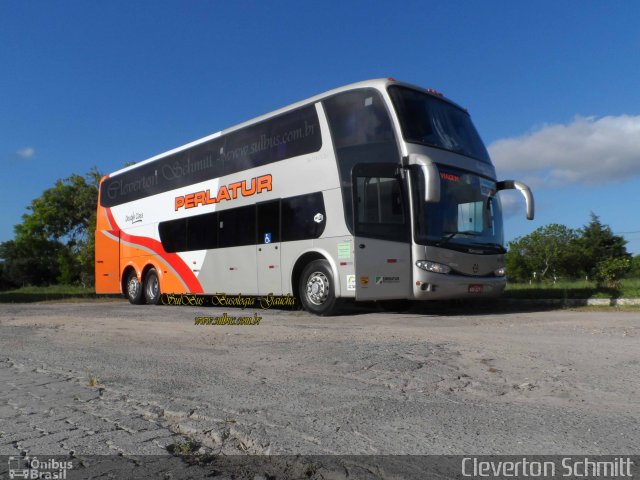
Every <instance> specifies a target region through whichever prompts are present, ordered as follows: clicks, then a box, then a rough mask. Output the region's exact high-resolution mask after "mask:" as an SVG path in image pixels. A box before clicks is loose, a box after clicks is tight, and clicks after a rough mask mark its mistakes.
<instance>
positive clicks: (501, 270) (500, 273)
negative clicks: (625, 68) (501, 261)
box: [493, 267, 506, 277]
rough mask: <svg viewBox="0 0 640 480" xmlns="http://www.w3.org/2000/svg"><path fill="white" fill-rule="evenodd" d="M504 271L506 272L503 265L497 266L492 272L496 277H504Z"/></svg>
mask: <svg viewBox="0 0 640 480" xmlns="http://www.w3.org/2000/svg"><path fill="white" fill-rule="evenodd" d="M505 273H506V270H505V268H504V267H500V268H498V269H496V270H494V271H493V274H494V275H495V276H496V277H504V275H505Z"/></svg>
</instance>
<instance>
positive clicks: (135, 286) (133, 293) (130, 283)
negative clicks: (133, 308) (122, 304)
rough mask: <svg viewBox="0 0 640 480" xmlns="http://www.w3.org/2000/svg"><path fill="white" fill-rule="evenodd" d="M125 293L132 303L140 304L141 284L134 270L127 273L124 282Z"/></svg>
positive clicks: (141, 298) (141, 297)
mask: <svg viewBox="0 0 640 480" xmlns="http://www.w3.org/2000/svg"><path fill="white" fill-rule="evenodd" d="M125 295H126V296H127V299H128V300H129V303H131V304H132V305H141V304H142V301H143V294H142V285H140V282H139V281H138V276H137V275H136V272H135V271H134V270H131V271H130V272H129V274H128V275H127V281H126V283H125Z"/></svg>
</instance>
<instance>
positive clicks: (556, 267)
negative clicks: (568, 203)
mask: <svg viewBox="0 0 640 480" xmlns="http://www.w3.org/2000/svg"><path fill="white" fill-rule="evenodd" d="M577 240H578V234H577V232H576V231H575V230H572V229H570V228H568V227H566V226H564V225H559V224H551V225H547V226H544V227H540V228H537V229H536V230H535V231H533V233H531V234H529V235H526V236H524V237H519V238H517V239H515V240H513V241H512V242H509V245H508V248H509V251H508V253H507V258H506V264H507V272H508V274H509V276H510V277H511V278H513V279H516V280H529V279H532V278H537V279H540V280H543V279H545V278H549V277H554V279H555V278H557V277H560V276H571V275H572V273H573V272H574V271H575V266H576V264H577V263H578V256H577V252H576V249H575V244H576V241H577Z"/></svg>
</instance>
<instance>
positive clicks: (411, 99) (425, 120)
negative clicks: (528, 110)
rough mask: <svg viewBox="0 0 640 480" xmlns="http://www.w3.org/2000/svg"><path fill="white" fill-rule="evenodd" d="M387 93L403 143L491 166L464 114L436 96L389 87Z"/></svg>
mask: <svg viewBox="0 0 640 480" xmlns="http://www.w3.org/2000/svg"><path fill="white" fill-rule="evenodd" d="M389 94H390V95H391V99H392V101H393V105H394V107H395V109H396V111H397V113H398V118H399V119H400V125H401V127H402V135H403V137H404V139H405V141H407V142H410V143H419V144H422V145H428V146H430V147H436V148H441V149H444V150H448V151H450V152H454V153H459V154H461V155H466V156H468V157H472V158H475V159H476V160H480V161H482V162H485V163H491V160H490V159H489V154H488V153H487V149H486V148H485V146H484V143H482V140H481V138H480V135H478V132H477V130H476V129H475V127H474V126H473V123H472V122H471V118H470V117H469V114H468V113H467V112H465V111H464V110H462V109H460V108H459V107H456V106H455V105H453V104H451V103H449V102H447V101H445V100H442V99H440V98H438V97H435V96H433V95H429V94H427V93H424V92H420V91H417V90H412V89H410V88H406V87H400V86H391V87H389Z"/></svg>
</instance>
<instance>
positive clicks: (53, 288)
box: [0, 285, 102, 303]
mask: <svg viewBox="0 0 640 480" xmlns="http://www.w3.org/2000/svg"><path fill="white" fill-rule="evenodd" d="M90 298H102V295H100V296H97V295H96V293H95V289H93V288H84V287H79V286H75V285H49V286H48V287H22V288H18V289H16V290H8V291H6V292H0V303H31V302H46V301H50V300H68V299H90Z"/></svg>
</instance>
